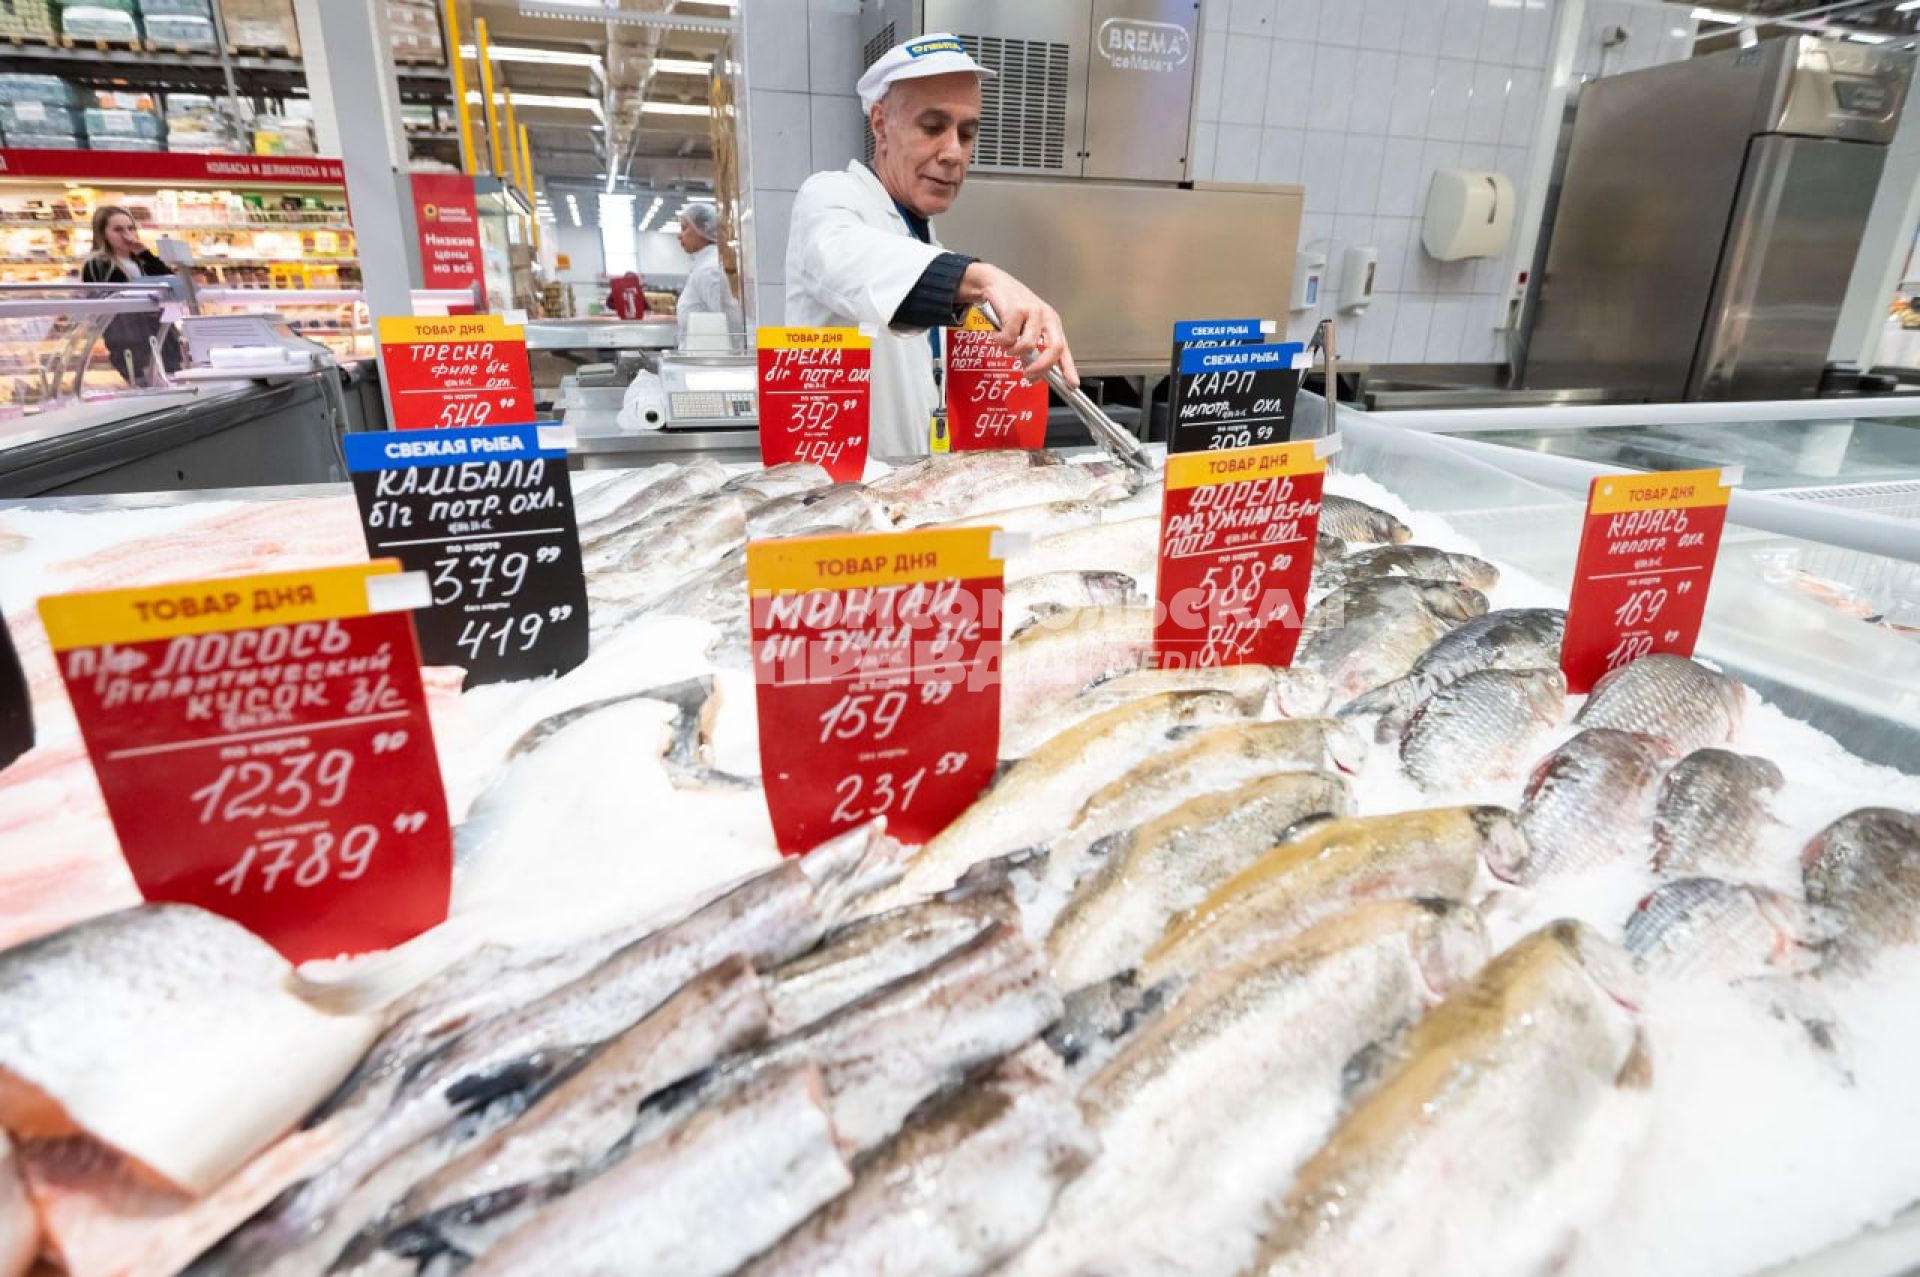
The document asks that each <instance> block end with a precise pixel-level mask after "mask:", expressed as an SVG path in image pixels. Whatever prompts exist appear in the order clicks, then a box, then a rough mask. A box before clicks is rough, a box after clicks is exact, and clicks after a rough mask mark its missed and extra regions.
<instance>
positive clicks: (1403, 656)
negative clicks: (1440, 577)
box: [1294, 577, 1487, 700]
mask: <svg viewBox="0 0 1920 1277" xmlns="http://www.w3.org/2000/svg"><path fill="white" fill-rule="evenodd" d="M1486 610H1487V600H1486V596H1485V595H1483V594H1481V593H1480V592H1479V591H1478V590H1475V589H1472V588H1471V587H1469V586H1464V585H1459V584H1456V583H1454V582H1450V581H1416V580H1411V579H1406V578H1398V577H1393V578H1383V579H1380V580H1373V581H1359V582H1355V583H1354V584H1352V585H1346V586H1342V587H1341V588H1339V589H1337V590H1335V591H1333V593H1331V594H1329V595H1327V596H1326V597H1325V598H1323V599H1321V600H1320V601H1319V602H1318V603H1316V604H1314V605H1313V607H1312V608H1310V609H1309V610H1308V612H1307V616H1306V619H1305V621H1304V623H1303V624H1302V626H1301V631H1300V647H1299V651H1298V653H1297V654H1296V655H1295V657H1294V664H1295V665H1298V666H1303V667H1305V668H1307V669H1312V670H1318V671H1319V672H1320V673H1321V674H1323V675H1325V676H1326V679H1327V681H1328V683H1330V684H1331V685H1332V687H1333V690H1334V694H1335V695H1336V696H1337V697H1339V698H1340V699H1341V700H1348V699H1351V698H1352V697H1355V696H1358V695H1360V694H1362V693H1364V692H1367V691H1370V690H1372V689H1373V688H1376V687H1379V686H1380V685H1381V684H1382V683H1387V682H1391V681H1392V680H1394V679H1397V678H1400V677H1401V676H1403V675H1405V674H1406V673H1407V672H1408V671H1409V670H1411V669H1412V668H1413V666H1414V663H1415V662H1416V661H1418V660H1419V659H1420V657H1421V655H1422V654H1423V653H1425V652H1426V651H1427V650H1428V649H1429V648H1430V647H1432V646H1433V644H1434V642H1435V641H1436V640H1438V639H1439V638H1440V636H1441V635H1443V634H1445V633H1446V632H1447V631H1449V630H1451V629H1452V628H1453V627H1454V626H1456V625H1458V624H1460V623H1461V622H1463V621H1467V620H1471V619H1472V618H1474V617H1476V616H1480V615H1483V614H1484V613H1485V612H1486Z"/></svg>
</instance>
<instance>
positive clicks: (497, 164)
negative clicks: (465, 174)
mask: <svg viewBox="0 0 1920 1277" xmlns="http://www.w3.org/2000/svg"><path fill="white" fill-rule="evenodd" d="M473 43H474V46H475V47H474V51H475V52H476V53H478V54H479V55H480V96H481V99H482V101H483V103H484V105H485V106H486V108H487V145H488V147H489V149H490V150H491V151H492V153H493V175H494V176H495V177H498V178H502V179H505V178H507V176H508V175H507V169H506V165H505V164H503V163H502V162H501V160H500V118H499V116H498V115H496V114H495V113H494V106H493V52H492V48H491V46H490V45H488V43H487V20H486V19H485V18H475V19H474V20H473Z"/></svg>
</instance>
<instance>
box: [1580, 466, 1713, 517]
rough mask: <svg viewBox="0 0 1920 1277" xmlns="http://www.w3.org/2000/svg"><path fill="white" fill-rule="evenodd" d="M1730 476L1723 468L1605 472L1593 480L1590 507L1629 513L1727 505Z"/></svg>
mask: <svg viewBox="0 0 1920 1277" xmlns="http://www.w3.org/2000/svg"><path fill="white" fill-rule="evenodd" d="M1727 480H1728V477H1727V472H1726V471H1724V470H1720V469H1713V470H1670V471H1667V472H1665V473H1663V474H1614V475H1602V476H1601V477H1600V478H1598V479H1595V480H1594V481H1593V489H1592V493H1591V495H1590V498H1589V502H1588V508H1589V510H1591V512H1592V513H1594V514H1626V513H1628V512H1629V511H1633V510H1692V509H1698V508H1700V507H1703V506H1716V505H1725V504H1727V502H1728V501H1730V500H1731V499H1732V498H1733V485H1732V483H1730V482H1728V481H1727ZM1735 482H1737V480H1735Z"/></svg>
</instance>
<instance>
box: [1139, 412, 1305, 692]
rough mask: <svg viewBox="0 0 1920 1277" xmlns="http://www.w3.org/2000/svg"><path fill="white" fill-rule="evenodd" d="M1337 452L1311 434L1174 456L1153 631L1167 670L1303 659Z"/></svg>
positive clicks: (1170, 459)
mask: <svg viewBox="0 0 1920 1277" xmlns="http://www.w3.org/2000/svg"><path fill="white" fill-rule="evenodd" d="M1332 451H1333V446H1330V444H1329V443H1328V441H1326V440H1307V441H1305V442H1302V443H1282V444H1270V445H1267V446H1264V447H1259V448H1233V449H1226V450H1222V451H1218V452H1189V453H1181V454H1178V455H1175V456H1171V457H1168V458H1167V486H1166V495H1165V496H1164V497H1163V498H1162V501H1161V507H1160V574H1159V581H1158V584H1157V586H1156V591H1155V593H1156V610H1157V612H1158V616H1159V619H1158V620H1157V622H1156V623H1155V626H1154V632H1153V651H1154V659H1155V662H1156V663H1157V664H1158V665H1159V666H1160V667H1161V668H1162V669H1182V668H1187V667H1196V668H1197V667H1207V666H1214V665H1286V664H1288V663H1290V662H1291V661H1292V660H1293V649H1294V648H1295V647H1296V646H1297V645H1298V644H1299V642H1300V616H1301V614H1302V612H1303V611H1304V609H1305V607H1306V600H1307V583H1308V581H1309V580H1310V579H1311V577H1312V575H1313V541H1314V536H1315V534H1316V533H1317V532H1318V531H1319V528H1320V494H1321V491H1322V489H1323V488H1324V487H1325V485H1326V472H1327V463H1326V458H1327V456H1328V455H1329V454H1331V453H1332Z"/></svg>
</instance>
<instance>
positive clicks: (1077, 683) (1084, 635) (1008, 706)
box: [1000, 606, 1153, 752]
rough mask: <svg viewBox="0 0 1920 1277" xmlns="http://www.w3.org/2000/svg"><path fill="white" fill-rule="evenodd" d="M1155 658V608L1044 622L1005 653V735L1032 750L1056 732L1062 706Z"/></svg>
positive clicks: (1087, 612)
mask: <svg viewBox="0 0 1920 1277" xmlns="http://www.w3.org/2000/svg"><path fill="white" fill-rule="evenodd" d="M1152 659H1153V609H1152V608H1150V607H1132V606H1127V607H1102V608H1081V609H1079V610H1078V611H1073V612H1060V613H1056V614H1055V615H1052V616H1049V617H1046V618H1045V619H1043V620H1041V621H1038V622H1037V623H1035V624H1033V625H1031V626H1029V627H1027V629H1026V630H1024V631H1023V632H1022V633H1021V634H1020V635H1019V636H1018V637H1016V638H1014V639H1012V640H1011V641H1009V642H1008V643H1007V644H1006V645H1005V646H1004V647H1003V648H1002V649H1001V655H1000V676H1001V693H1000V701H1001V705H1002V711H1001V714H1002V721H1003V729H1002V730H1003V734H1004V735H1006V736H1007V737H1008V738H1009V739H1010V740H1016V741H1025V742H1026V745H1025V746H1024V748H1023V749H1022V752H1025V751H1026V750H1030V749H1031V748H1032V747H1033V746H1034V745H1036V744H1038V743H1039V740H1044V739H1045V738H1046V736H1047V735H1050V734H1051V733H1050V732H1047V731H1046V728H1047V726H1048V724H1049V723H1050V722H1051V721H1052V719H1051V716H1052V714H1053V712H1054V711H1055V710H1056V709H1057V708H1058V707H1060V706H1061V705H1064V704H1065V703H1066V702H1068V701H1070V700H1072V699H1073V698H1074V697H1076V696H1078V695H1079V694H1080V693H1081V692H1083V691H1085V690H1086V689H1087V688H1088V687H1090V686H1092V685H1093V684H1094V683H1097V682H1099V681H1100V680H1101V679H1105V678H1112V677H1113V676H1114V675H1116V674H1124V673H1127V672H1129V671H1131V670H1137V669H1142V668H1144V667H1145V666H1146V664H1147V662H1148V661H1150V660H1152ZM1036 733H1040V736H1039V740H1035V739H1033V737H1034V735H1035V734H1036Z"/></svg>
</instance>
